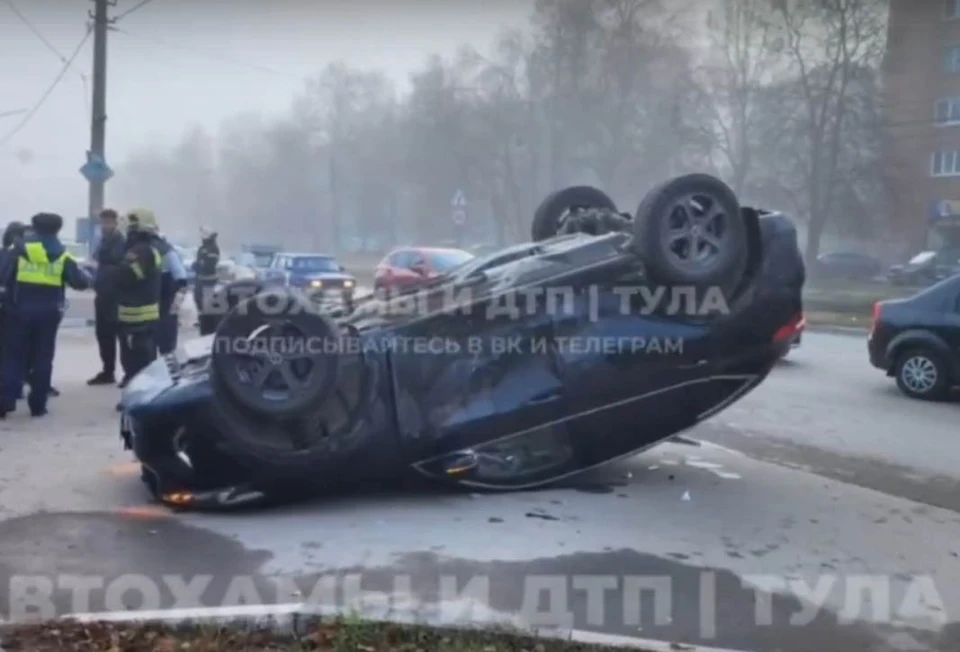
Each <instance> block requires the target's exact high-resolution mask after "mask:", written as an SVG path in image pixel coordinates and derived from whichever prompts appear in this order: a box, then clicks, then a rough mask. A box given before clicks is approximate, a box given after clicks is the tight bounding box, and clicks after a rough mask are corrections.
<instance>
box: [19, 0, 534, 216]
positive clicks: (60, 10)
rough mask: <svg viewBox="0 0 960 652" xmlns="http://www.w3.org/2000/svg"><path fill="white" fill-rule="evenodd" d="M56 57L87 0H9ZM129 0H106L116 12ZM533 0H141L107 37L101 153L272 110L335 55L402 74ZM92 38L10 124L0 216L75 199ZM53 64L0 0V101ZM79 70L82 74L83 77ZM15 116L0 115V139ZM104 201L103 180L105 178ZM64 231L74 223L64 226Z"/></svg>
mask: <svg viewBox="0 0 960 652" xmlns="http://www.w3.org/2000/svg"><path fill="white" fill-rule="evenodd" d="M13 1H14V4H15V5H16V6H17V8H18V9H19V10H20V12H21V13H22V14H23V15H24V16H26V17H27V18H28V19H29V20H30V22H31V23H32V24H33V26H34V27H35V28H36V29H37V31H39V32H40V33H41V34H42V36H43V38H44V39H46V40H47V41H48V42H49V43H50V44H51V45H52V46H53V49H55V50H56V51H57V53H59V55H62V56H63V57H65V58H68V57H69V56H70V54H71V53H72V52H73V51H74V50H75V48H76V46H77V44H78V43H79V42H80V40H81V39H82V37H83V35H84V33H85V30H86V20H87V15H86V14H87V11H89V10H91V9H92V8H93V4H92V2H89V1H85V0H13ZM138 2H139V0H118V4H117V6H116V7H114V8H112V10H111V15H113V16H120V15H121V14H122V13H123V12H124V11H127V10H128V9H130V8H132V7H133V6H134V5H136V4H137V3H138ZM531 9H532V0H394V1H391V0H152V2H150V3H149V4H147V5H145V6H144V7H142V8H140V9H137V10H136V11H134V12H132V13H131V14H130V15H129V16H128V17H125V18H123V19H122V20H120V21H119V22H118V23H117V25H116V26H117V28H118V29H119V30H122V31H113V32H111V34H110V37H109V46H108V52H109V74H108V84H107V114H108V122H107V159H108V162H110V163H111V164H113V165H114V167H116V166H117V164H119V163H121V162H122V160H123V158H124V156H126V155H128V154H129V153H130V152H132V151H135V150H136V149H138V148H140V147H143V146H145V145H149V144H151V143H157V142H164V141H170V142H173V141H175V140H177V139H179V137H180V136H181V135H182V134H183V132H184V130H185V129H186V128H188V127H189V126H191V125H194V124H202V125H204V126H207V127H209V128H210V129H212V130H215V129H216V128H217V126H218V124H219V123H220V122H221V121H222V120H223V119H224V118H226V117H228V116H230V115H233V114H237V113H246V112H250V111H256V112H263V113H264V114H268V115H270V114H280V113H283V112H284V111H285V110H286V109H287V108H288V107H289V105H290V102H291V100H292V99H293V97H294V95H295V94H296V93H297V92H298V91H300V90H301V89H302V88H303V84H304V80H305V79H306V78H308V77H311V76H314V75H316V74H317V73H318V72H319V71H320V70H321V69H322V68H323V67H324V66H325V65H326V64H327V63H330V62H332V61H336V60H343V61H345V62H347V63H348V64H350V65H353V66H357V67H362V68H377V69H381V70H384V71H385V72H387V73H388V74H390V75H391V77H393V78H394V79H395V80H396V81H397V82H398V83H401V84H402V83H404V82H405V81H406V80H407V78H408V76H409V74H410V73H411V72H412V71H414V70H415V69H417V68H418V67H420V66H421V65H422V64H423V63H424V61H425V60H426V57H427V56H428V55H429V54H431V53H435V52H436V53H440V54H443V55H446V56H449V55H453V54H454V53H455V51H456V49H457V47H458V46H459V45H460V44H462V43H464V42H468V43H471V44H473V45H475V46H477V47H478V48H479V49H481V50H485V49H487V48H488V46H489V45H490V43H491V42H492V41H493V39H494V38H495V36H496V34H497V32H498V31H499V30H500V29H501V28H503V27H508V26H509V27H516V26H522V25H523V24H524V23H525V22H526V20H527V18H528V17H529V13H530V11H531ZM91 66H92V46H91V43H90V41H88V42H87V44H86V45H85V46H84V48H83V50H82V51H81V52H80V55H79V56H78V57H77V59H76V63H75V64H74V66H73V68H72V70H70V71H69V72H68V73H67V75H66V76H65V77H64V78H63V81H62V82H61V83H60V84H59V85H58V86H57V88H56V89H55V90H54V91H53V93H52V94H51V95H50V97H49V99H48V100H47V101H46V102H45V103H44V104H43V106H42V107H41V108H40V109H39V111H38V112H37V113H36V114H35V115H34V117H33V118H32V120H31V121H30V122H29V123H28V124H27V126H25V127H24V128H23V129H22V130H21V131H20V132H19V133H18V134H17V135H16V137H15V138H14V139H13V140H12V141H11V142H9V143H7V144H6V145H3V146H2V147H0V174H2V177H0V224H4V223H6V222H8V221H10V220H14V219H20V220H23V219H27V218H28V217H29V216H30V215H32V214H33V213H35V212H38V211H41V210H45V211H55V212H59V213H61V214H62V215H63V216H64V217H65V218H68V219H69V220H70V223H72V218H73V217H76V216H79V215H83V214H85V213H86V207H87V194H86V193H87V189H86V182H85V180H84V179H83V177H81V175H80V174H79V172H78V168H79V167H80V166H81V165H82V164H83V162H84V156H85V151H86V150H87V148H88V146H89V129H90V114H89V105H90V96H89V93H90V84H89V77H90V70H91ZM62 67H63V63H62V61H61V59H60V58H59V57H58V54H55V53H54V52H53V51H51V49H50V48H49V47H47V46H46V45H45V44H44V43H43V41H42V40H41V39H40V38H39V37H38V36H36V35H35V34H34V33H32V32H31V31H30V29H28V28H27V27H26V26H25V25H24V24H23V23H22V22H21V21H20V20H19V19H18V18H17V17H16V15H15V14H14V13H13V12H12V11H11V10H10V8H9V7H8V6H7V5H6V4H5V0H0V114H3V113H4V112H7V111H12V110H17V109H22V108H23V109H28V108H31V107H32V106H33V105H34V104H35V103H36V102H37V101H38V100H39V98H40V96H41V95H42V94H43V93H44V91H45V90H46V89H47V87H48V86H49V85H50V84H51V83H52V81H53V80H54V78H55V77H56V75H57V73H58V72H59V71H60V69H61V68H62ZM85 79H86V81H85ZM21 119H22V116H11V117H0V140H2V139H4V138H5V137H6V135H7V134H8V133H9V132H10V131H11V130H12V129H13V128H14V127H16V126H17V124H18V123H19V122H20V120H21ZM107 203H108V204H109V203H110V184H109V183H108V184H107ZM67 230H68V231H69V232H72V226H71V227H69V228H68V229H67Z"/></svg>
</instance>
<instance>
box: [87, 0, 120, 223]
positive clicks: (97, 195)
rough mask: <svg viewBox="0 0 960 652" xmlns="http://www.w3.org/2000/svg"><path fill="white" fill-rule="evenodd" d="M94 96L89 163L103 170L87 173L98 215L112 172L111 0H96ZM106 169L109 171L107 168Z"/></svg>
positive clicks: (91, 208) (93, 209) (92, 204)
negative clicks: (109, 128)
mask: <svg viewBox="0 0 960 652" xmlns="http://www.w3.org/2000/svg"><path fill="white" fill-rule="evenodd" d="M93 4H94V10H93V12H92V13H91V14H90V17H91V18H92V19H93V98H92V102H91V103H90V104H91V109H92V110H91V116H90V151H89V152H88V153H87V160H88V164H89V163H90V162H93V163H94V164H97V165H100V166H101V167H100V169H101V171H102V173H100V174H87V175H85V176H86V177H87V180H88V181H89V182H90V203H89V216H90V218H96V217H97V216H98V215H99V214H100V211H101V210H103V204H104V186H105V185H106V182H107V180H108V179H109V178H110V176H111V175H112V173H109V168H106V153H105V150H106V140H107V31H108V28H109V26H110V22H111V21H110V18H109V17H108V15H107V14H108V10H109V8H110V6H111V5H112V4H114V3H113V2H111V0H93ZM104 169H105V171H104Z"/></svg>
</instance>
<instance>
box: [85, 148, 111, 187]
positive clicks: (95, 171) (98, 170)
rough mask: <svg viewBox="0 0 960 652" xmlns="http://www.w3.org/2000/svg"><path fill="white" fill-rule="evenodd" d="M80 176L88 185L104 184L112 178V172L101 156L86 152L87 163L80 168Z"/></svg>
mask: <svg viewBox="0 0 960 652" xmlns="http://www.w3.org/2000/svg"><path fill="white" fill-rule="evenodd" d="M80 174H82V175H83V177H84V178H85V179H86V180H87V181H89V182H90V183H105V182H107V181H109V180H110V179H111V178H112V177H113V170H111V169H110V166H109V165H107V162H106V161H105V160H104V159H103V157H102V156H100V155H99V154H94V153H92V152H87V162H86V163H84V164H83V166H82V167H81V168H80Z"/></svg>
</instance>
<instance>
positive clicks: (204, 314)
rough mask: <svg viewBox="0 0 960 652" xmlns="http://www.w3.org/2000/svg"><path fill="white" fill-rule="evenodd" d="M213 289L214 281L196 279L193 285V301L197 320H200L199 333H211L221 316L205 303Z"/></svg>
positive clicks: (218, 323) (214, 288)
mask: <svg viewBox="0 0 960 652" xmlns="http://www.w3.org/2000/svg"><path fill="white" fill-rule="evenodd" d="M215 290H216V283H215V282H201V281H197V282H196V283H195V284H194V286H193V303H194V305H196V307H197V321H198V322H200V334H201V335H212V334H213V333H214V331H216V330H217V327H218V326H219V325H220V320H221V319H222V317H223V315H222V314H217V313H216V311H214V312H211V311H210V309H211V306H209V305H207V304H208V302H210V301H211V296H212V295H213V293H214V291H215Z"/></svg>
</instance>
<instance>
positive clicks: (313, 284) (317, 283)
mask: <svg viewBox="0 0 960 652" xmlns="http://www.w3.org/2000/svg"><path fill="white" fill-rule="evenodd" d="M310 287H312V288H322V287H323V281H310Z"/></svg>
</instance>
